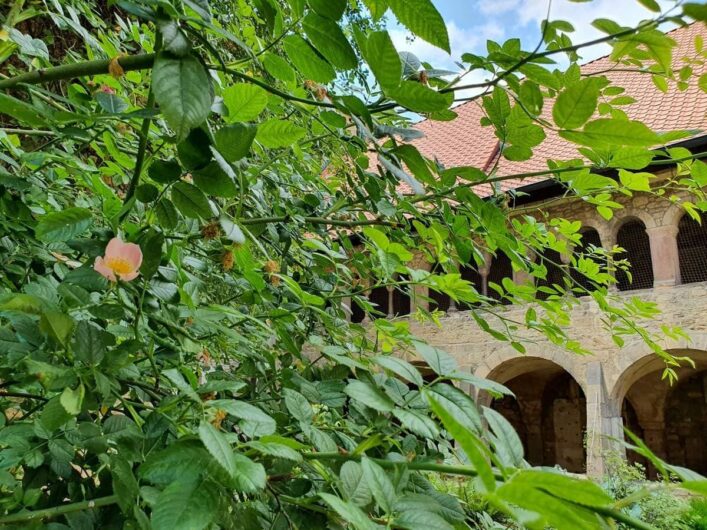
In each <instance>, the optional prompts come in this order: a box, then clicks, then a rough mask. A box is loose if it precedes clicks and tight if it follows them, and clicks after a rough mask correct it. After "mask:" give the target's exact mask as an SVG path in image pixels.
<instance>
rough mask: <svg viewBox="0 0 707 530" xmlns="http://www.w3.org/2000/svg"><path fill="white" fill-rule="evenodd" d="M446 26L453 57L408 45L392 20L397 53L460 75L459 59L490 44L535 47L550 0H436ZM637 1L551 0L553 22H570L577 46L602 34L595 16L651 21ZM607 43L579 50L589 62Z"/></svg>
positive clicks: (418, 43) (664, 0)
mask: <svg viewBox="0 0 707 530" xmlns="http://www.w3.org/2000/svg"><path fill="white" fill-rule="evenodd" d="M432 2H433V3H434V4H435V6H436V7H437V9H438V10H439V11H440V12H441V13H442V17H443V18H444V20H445V21H446V22H447V31H448V33H449V39H450V44H451V48H452V54H451V56H450V55H448V54H447V53H446V52H444V51H442V50H440V49H439V48H436V47H434V46H432V45H429V44H427V43H426V42H424V41H422V40H420V39H416V40H414V41H413V42H409V41H408V38H409V36H410V34H409V32H408V31H406V30H405V28H403V27H401V26H399V25H398V24H397V23H396V22H395V21H394V20H390V22H389V27H388V29H389V32H390V34H391V37H392V39H393V42H394V43H395V45H396V47H397V49H398V51H410V52H412V53H414V54H415V55H417V56H418V58H419V59H420V60H422V61H426V62H428V63H431V64H432V66H433V67H435V68H445V69H450V70H455V71H458V70H459V68H458V67H457V66H455V64H454V63H455V61H458V60H459V59H460V57H461V55H462V53H465V52H472V53H484V52H485V50H486V40H487V39H491V40H495V41H496V42H500V43H502V42H503V41H505V40H506V39H509V38H513V37H517V38H520V39H521V42H522V45H523V49H525V50H527V49H533V48H535V46H536V45H537V43H538V40H539V38H540V22H541V21H542V20H543V19H544V18H545V15H546V13H547V9H548V0H432ZM659 4H660V5H661V7H663V9H664V10H667V9H669V8H670V7H671V6H673V5H674V1H672V0H659ZM652 15H653V16H652ZM654 16H655V13H651V12H650V11H648V10H647V9H646V8H644V7H643V6H641V4H640V3H639V2H638V1H637V0H593V1H589V2H586V1H585V2H571V1H570V0H552V5H551V11H550V18H551V19H552V20H556V19H562V20H567V21H568V22H570V23H571V24H572V25H573V26H574V27H575V32H574V33H573V34H571V38H572V40H573V42H575V43H579V42H585V41H589V40H592V39H594V38H597V37H600V36H602V35H604V34H602V33H601V32H599V31H598V30H596V29H594V28H593V27H592V26H591V21H592V20H595V19H597V18H610V19H612V20H615V21H616V22H618V23H619V24H622V25H626V26H635V25H636V24H638V23H639V22H640V21H641V20H643V19H646V18H653V17H654ZM608 51H609V48H608V47H607V46H605V45H602V46H597V47H593V48H591V49H585V50H583V51H582V52H581V55H582V58H583V61H582V62H586V61H589V60H592V59H596V58H597V57H601V56H602V55H605V54H606V53H607V52H608Z"/></svg>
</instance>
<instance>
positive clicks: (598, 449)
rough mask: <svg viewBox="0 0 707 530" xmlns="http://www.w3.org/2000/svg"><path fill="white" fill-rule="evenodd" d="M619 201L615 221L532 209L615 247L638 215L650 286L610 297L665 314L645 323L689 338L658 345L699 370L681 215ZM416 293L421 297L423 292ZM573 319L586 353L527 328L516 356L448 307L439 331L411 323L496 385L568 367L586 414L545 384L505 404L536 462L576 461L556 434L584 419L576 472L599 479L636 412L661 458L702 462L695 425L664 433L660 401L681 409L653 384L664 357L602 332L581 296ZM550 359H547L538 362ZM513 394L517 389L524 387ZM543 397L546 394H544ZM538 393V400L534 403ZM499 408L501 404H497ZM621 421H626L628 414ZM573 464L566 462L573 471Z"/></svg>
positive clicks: (704, 363)
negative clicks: (548, 434)
mask: <svg viewBox="0 0 707 530" xmlns="http://www.w3.org/2000/svg"><path fill="white" fill-rule="evenodd" d="M617 202H619V203H621V204H622V205H623V206H624V207H623V209H621V210H618V211H617V212H616V215H615V216H614V218H613V219H612V220H611V221H608V222H607V221H605V220H604V219H602V218H601V217H600V216H599V215H598V214H597V213H596V210H595V209H594V208H593V207H592V206H591V205H588V204H586V203H584V202H581V201H579V200H577V199H573V200H564V201H554V202H553V201H549V202H548V203H547V204H545V205H536V208H538V207H539V208H541V209H542V210H543V211H545V212H547V213H548V214H549V215H550V216H552V217H564V218H566V219H570V220H580V221H582V224H583V225H584V226H587V227H592V228H594V229H596V230H597V231H598V233H599V235H600V237H601V241H602V246H604V247H605V248H611V247H612V246H613V245H614V244H615V242H616V234H617V232H618V230H619V229H620V227H621V226H622V225H623V224H624V223H625V222H627V221H628V220H630V219H634V218H638V219H640V220H641V221H642V222H643V223H644V224H645V227H646V233H647V234H648V237H649V239H650V244H651V257H652V266H653V276H654V288H652V289H643V290H633V291H626V292H621V293H619V292H617V293H616V295H617V296H620V297H633V296H638V297H640V298H642V299H644V300H648V301H652V302H655V303H656V304H657V305H658V307H659V308H660V310H661V311H662V312H661V314H660V315H659V316H658V317H656V318H655V319H653V320H652V321H650V322H645V323H643V324H644V326H646V327H647V328H648V329H653V330H658V329H659V328H660V326H661V325H664V324H665V325H669V326H680V327H681V328H682V329H683V330H684V331H685V332H687V333H688V335H689V336H690V338H691V340H690V341H688V340H677V341H670V340H666V342H665V343H664V344H662V346H663V347H664V348H666V349H667V350H669V351H670V352H671V353H674V354H676V355H687V356H689V357H691V358H692V359H693V360H694V362H695V363H696V366H697V368H698V369H704V368H707V319H706V318H705V316H704V315H705V310H707V282H701V283H691V284H686V285H681V284H680V267H679V263H678V248H677V244H676V236H677V233H678V228H677V226H678V222H679V220H680V218H681V217H682V215H683V213H684V211H683V210H682V208H681V207H680V206H678V205H675V204H673V203H671V202H670V201H668V200H667V199H663V198H658V197H655V196H651V195H647V194H638V195H636V196H635V197H633V198H629V197H623V196H621V197H618V198H617ZM538 211H539V210H537V209H535V212H533V210H532V209H528V212H527V213H529V214H532V215H537V212H538ZM706 259H707V256H706ZM706 266H707V265H706ZM517 276H518V277H517V278H515V280H516V281H527V278H526V277H525V276H524V275H517ZM416 294H418V296H417V297H416V298H418V300H419V299H420V296H419V295H420V294H421V293H416ZM526 309H527V307H523V306H521V307H518V306H515V307H514V306H511V307H509V306H505V307H497V308H495V309H494V311H499V312H502V313H503V314H504V316H507V317H509V318H512V319H513V320H516V321H520V322H522V321H524V317H525V311H526ZM571 316H572V323H571V326H570V327H569V329H568V332H569V334H570V335H571V337H572V338H574V339H577V340H578V341H580V343H581V344H582V345H583V346H584V347H585V348H587V349H589V350H590V351H592V352H593V354H592V355H590V356H579V355H576V354H573V353H570V352H567V351H564V350H562V349H561V348H559V347H557V346H555V345H553V344H551V343H550V342H549V341H548V340H546V339H544V338H543V337H541V336H539V334H535V333H532V332H528V331H526V332H524V333H522V334H521V336H524V337H525V338H526V339H528V340H527V341H526V348H527V353H526V354H525V355H521V354H519V353H518V352H517V351H516V350H514V349H513V348H512V347H511V346H510V345H509V344H508V343H504V342H499V341H498V340H496V339H494V338H493V337H491V336H490V335H487V334H485V333H483V332H482V331H480V329H479V328H478V326H477V325H476V323H475V322H474V320H473V318H472V317H471V316H470V315H469V314H468V312H465V311H454V312H448V313H447V314H446V315H445V316H444V317H442V319H441V326H440V327H438V326H436V325H434V324H420V323H419V322H416V321H414V320H412V319H411V324H410V325H411V329H412V331H413V333H415V334H416V335H417V336H419V337H420V338H422V339H424V340H426V341H428V342H429V343H431V344H433V345H435V346H438V347H440V348H442V349H444V350H445V351H447V352H449V353H450V354H452V355H453V356H454V357H455V358H456V359H457V361H458V364H459V366H460V368H461V369H462V370H466V371H469V372H471V373H474V374H476V375H478V376H482V377H487V378H490V379H493V380H496V381H498V382H501V383H509V382H510V383H512V382H514V381H515V382H516V384H517V385H520V386H524V385H526V383H527V385H531V386H532V385H533V384H535V385H536V386H537V385H538V384H539V383H537V381H536V382H535V383H533V379H532V377H536V376H538V374H540V375H541V374H543V373H547V367H548V366H555V367H557V370H560V371H564V372H566V373H567V374H569V375H570V376H571V378H572V379H573V380H574V381H576V383H577V384H578V386H579V388H580V389H581V392H582V393H583V396H581V397H582V401H581V403H582V406H586V411H583V412H582V414H581V416H582V418H580V416H578V415H577V414H576V405H577V403H579V402H580V401H579V397H577V396H575V397H567V396H562V397H557V398H556V399H554V400H553V401H552V402H548V401H547V392H548V390H545V391H544V394H543V391H540V392H539V394H538V396H536V398H532V397H531V396H529V395H528V396H526V399H524V400H523V402H522V404H521V406H520V407H515V408H514V409H513V410H511V409H512V408H513V407H512V406H511V405H509V404H506V405H504V406H505V413H506V414H507V415H511V416H513V415H518V414H520V415H521V416H524V417H525V420H526V421H525V423H523V424H522V425H520V428H521V430H523V431H524V434H523V436H525V437H526V438H525V441H526V449H527V450H528V452H534V453H536V454H537V455H538V456H537V458H536V460H538V461H541V460H542V462H539V463H544V464H548V463H550V464H552V463H558V464H565V463H567V462H575V461H576V460H577V458H578V455H580V454H581V453H578V451H581V450H582V447H581V446H579V447H577V446H576V443H575V447H574V448H572V447H569V446H567V447H560V448H559V451H558V447H556V446H557V445H558V444H560V445H561V444H562V443H563V442H562V440H563V439H570V438H571V439H573V440H576V424H577V422H578V421H580V420H584V421H585V423H586V425H585V426H584V429H585V431H586V432H585V444H586V447H585V450H586V466H582V469H581V470H582V471H584V470H585V469H586V472H587V473H588V474H591V475H595V476H598V475H601V474H602V473H603V472H604V471H605V461H604V460H605V459H604V456H605V454H606V452H607V450H609V449H614V450H621V449H620V447H619V446H618V445H616V444H614V443H612V442H611V440H610V438H611V437H614V438H622V437H623V425H624V423H625V418H633V419H634V420H635V422H637V423H636V424H635V425H634V426H633V427H634V428H637V429H640V431H641V432H639V434H641V435H642V436H643V437H644V438H645V439H646V441H647V442H648V443H649V444H650V445H651V446H652V447H653V448H654V449H655V450H656V451H657V452H658V454H660V455H662V456H665V457H675V458H676V459H677V462H675V463H678V464H683V463H688V462H687V460H689V459H688V458H687V457H680V455H681V454H683V456H684V454H687V453H689V452H690V451H692V452H693V454H697V455H698V456H693V457H690V458H691V459H692V463H693V464H694V463H695V462H698V463H699V466H703V465H707V462H705V461H704V460H705V457H704V456H703V455H704V453H705V450H704V447H705V445H707V444H705V442H704V437H703V436H704V434H707V433H703V436H702V437H697V439H694V436H696V435H695V429H696V428H697V427H698V426H696V425H687V426H685V425H683V426H682V427H681V426H680V425H676V426H674V427H670V428H669V429H667V430H666V423H665V421H666V420H665V414H666V413H665V410H666V406H667V403H668V402H669V401H670V406H672V407H673V410H682V409H681V408H680V407H682V405H681V404H680V402H679V400H678V401H676V400H677V399H678V398H677V397H676V396H675V394H674V392H673V391H672V389H671V388H670V387H669V386H668V384H667V382H665V381H661V380H660V375H661V371H662V369H663V368H664V363H663V361H662V360H661V359H660V358H659V357H657V356H656V355H655V354H654V353H652V352H651V351H650V350H649V348H648V347H647V346H646V345H645V344H644V343H643V342H641V341H639V340H633V341H631V342H627V343H626V344H625V345H624V346H623V347H621V348H620V347H618V346H617V345H616V344H615V343H614V342H613V341H612V339H611V335H610V333H608V332H607V330H606V329H605V328H604V325H603V323H602V321H601V313H600V311H599V310H598V308H597V306H596V304H595V303H594V302H593V301H592V300H591V299H589V298H588V297H587V298H584V299H582V300H581V301H580V303H579V304H578V305H577V306H576V307H575V308H574V309H573V310H572V312H571ZM486 317H487V318H488V320H489V323H490V324H491V325H493V324H494V320H495V317H494V316H493V315H487V316H486ZM496 320H497V319H496ZM547 361H549V362H551V363H554V364H553V365H547V364H545V365H542V364H538V363H542V362H547ZM678 371H679V373H680V375H681V378H688V376H689V375H690V374H694V373H696V372H695V370H694V369H692V368H682V369H679V370H678ZM521 376H523V377H526V376H527V381H526V380H521V379H518V378H519V377H521ZM681 380H682V379H681ZM523 381H526V382H523ZM690 384H691V385H692V386H691V387H690V388H691V392H692V393H693V394H695V396H693V398H694V399H702V402H701V406H702V407H703V410H704V407H705V402H704V386H705V382H704V381H703V380H700V381H699V382H695V381H693V380H692V379H691V380H690ZM700 384H702V386H701V387H700ZM698 387H700V388H702V394H701V397H700V396H698V395H697V393H698ZM518 390H520V391H521V392H523V391H526V390H527V389H520V388H519V389H518ZM542 395H545V396H546V397H545V398H543V397H542ZM479 399H480V401H482V402H483V403H488V402H489V401H490V400H489V398H488V396H479ZM533 399H536V402H533V401H532V400H533ZM540 399H545V401H538V400H540ZM572 400H574V401H572ZM671 400H672V401H671ZM519 402H520V398H519ZM543 403H545V405H546V406H548V407H552V410H551V411H550V412H549V413H550V414H551V415H554V419H555V421H554V425H555V427H554V429H555V438H553V439H552V440H549V441H546V446H548V447H550V448H551V449H547V448H545V449H542V448H540V447H539V442H538V437H539V436H540V434H539V433H538V431H539V430H540V429H541V427H542V426H544V425H546V424H547V425H551V424H552V422H549V420H548V419H547V418H546V419H542V418H543V417H545V416H546V415H547V411H542V410H540V407H541V405H542V404H543ZM548 403H550V404H549V405H548ZM572 403H574V405H575V407H574V408H573V407H572V406H571V404H572ZM533 407H535V409H537V410H535V411H534V412H533V411H530V410H529V409H532V408H533ZM499 408H503V406H501V405H499ZM524 408H525V409H526V410H525V411H524V410H523V409H524ZM683 408H684V407H683ZM518 409H520V410H518ZM622 416H623V417H622ZM563 418H564V419H563ZM558 420H562V421H558ZM626 421H629V423H630V422H631V421H633V420H626ZM557 425H561V429H560V430H564V431H565V432H566V433H569V434H566V435H562V436H560V434H561V433H559V431H558V428H557ZM702 425H704V424H702ZM681 429H682V431H681ZM685 432H689V433H692V435H694V436H693V437H692V438H691V437H690V436H688V435H685ZM558 433H559V434H558ZM692 435H691V436H692ZM695 444H697V445H695ZM700 444H701V446H700ZM540 445H541V444H540ZM534 446H535V447H534ZM686 446H687V447H686ZM548 451H550V452H551V453H552V454H553V455H554V458H555V462H552V461H551V459H550V460H549V459H548V458H546V457H543V456H541V454H547V452H548ZM575 464H576V462H575ZM575 464H573V467H575V468H577V465H575ZM566 467H567V466H566ZM569 467H572V466H569ZM575 470H577V469H575Z"/></svg>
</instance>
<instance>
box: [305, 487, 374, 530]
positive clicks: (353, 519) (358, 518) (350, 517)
mask: <svg viewBox="0 0 707 530" xmlns="http://www.w3.org/2000/svg"><path fill="white" fill-rule="evenodd" d="M319 496H320V497H321V498H322V499H323V500H324V502H326V503H327V504H328V505H329V506H331V507H332V508H333V509H334V511H336V513H338V514H339V516H341V517H343V518H344V520H345V521H347V522H349V523H351V525H352V526H353V527H354V528H355V529H356V530H376V525H375V524H373V522H372V521H371V520H370V519H369V518H368V516H367V515H366V514H365V513H364V512H363V510H361V508H359V507H358V506H356V505H354V504H351V503H350V502H345V501H342V500H341V499H340V498H339V497H336V496H334V495H331V494H329V493H320V494H319Z"/></svg>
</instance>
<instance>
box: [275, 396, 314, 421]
mask: <svg viewBox="0 0 707 530" xmlns="http://www.w3.org/2000/svg"><path fill="white" fill-rule="evenodd" d="M282 393H283V396H284V398H285V406H286V407H287V410H288V411H289V413H290V414H291V415H292V417H294V418H295V419H296V420H297V421H303V422H304V423H312V419H313V418H314V410H313V409H312V405H310V404H309V401H307V398H305V397H304V396H303V395H302V394H300V393H299V392H297V391H295V390H292V389H290V388H285V389H284V390H283V391H282Z"/></svg>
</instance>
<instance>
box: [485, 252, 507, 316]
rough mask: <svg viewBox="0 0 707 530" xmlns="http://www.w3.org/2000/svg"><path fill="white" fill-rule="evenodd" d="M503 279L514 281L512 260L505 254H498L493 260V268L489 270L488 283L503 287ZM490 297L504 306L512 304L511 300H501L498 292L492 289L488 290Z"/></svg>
mask: <svg viewBox="0 0 707 530" xmlns="http://www.w3.org/2000/svg"><path fill="white" fill-rule="evenodd" d="M503 278H510V279H513V267H512V266H511V259H510V258H509V257H508V256H506V255H505V254H504V253H503V252H500V251H499V252H497V253H496V255H495V256H494V257H493V259H492V260H491V267H490V269H489V275H488V281H489V283H491V282H493V283H496V284H498V285H503V283H502V282H503ZM487 294H488V296H490V297H491V298H494V299H495V300H498V301H500V302H501V303H502V304H504V305H506V304H510V303H511V302H510V300H508V299H505V298H504V299H501V295H500V294H498V293H497V292H496V290H495V289H492V288H491V287H489V288H488V293H487Z"/></svg>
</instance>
